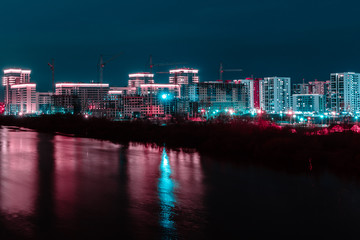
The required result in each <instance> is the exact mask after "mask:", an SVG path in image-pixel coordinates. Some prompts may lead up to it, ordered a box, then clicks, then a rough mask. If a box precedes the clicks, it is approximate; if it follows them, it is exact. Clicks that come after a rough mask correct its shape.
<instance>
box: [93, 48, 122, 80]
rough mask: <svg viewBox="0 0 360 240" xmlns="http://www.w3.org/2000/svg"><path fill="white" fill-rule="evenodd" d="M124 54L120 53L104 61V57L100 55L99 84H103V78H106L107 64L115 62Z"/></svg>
mask: <svg viewBox="0 0 360 240" xmlns="http://www.w3.org/2000/svg"><path fill="white" fill-rule="evenodd" d="M122 54H123V53H122V52H121V53H119V54H116V55H113V56H112V57H111V58H110V59H108V60H106V61H104V55H102V54H101V55H100V59H99V64H98V69H99V74H100V76H99V82H100V83H103V77H104V67H105V65H106V64H107V63H109V62H111V61H114V60H115V59H117V58H118V57H120V55H122Z"/></svg>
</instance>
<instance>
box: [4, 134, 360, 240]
mask: <svg viewBox="0 0 360 240" xmlns="http://www.w3.org/2000/svg"><path fill="white" fill-rule="evenodd" d="M0 158H1V160H0V230H1V232H0V233H1V239H7V238H9V239H10V238H15V239H80V238H81V239H108V238H110V237H114V236H115V237H116V238H119V239H120V238H122V239H210V238H213V239H214V238H217V239H219V238H221V239H226V238H230V237H231V238H245V239H249V238H250V239H252V238H261V239H264V238H269V237H272V236H276V237H280V236H282V235H285V236H288V237H291V239H293V238H296V237H299V238H301V237H303V236H306V237H307V238H319V237H320V238H324V237H333V236H340V237H345V236H346V237H354V236H357V235H358V234H359V233H360V230H359V227H358V226H359V223H360V188H359V184H358V182H357V181H355V180H354V181H341V180H340V179H338V178H337V177H335V176H333V175H330V174H323V175H322V176H318V177H314V176H306V175H289V174H286V173H281V172H275V171H270V170H264V169H260V168H256V167H251V166H242V165H240V164H234V163H233V162H229V161H221V159H211V158H209V157H203V156H201V155H199V154H198V153H196V152H194V153H187V152H184V151H169V150H168V149H165V148H152V147H149V146H148V147H146V146H144V145H133V144H130V145H129V146H122V145H117V144H113V143H110V142H106V141H98V140H93V139H85V138H74V137H68V136H62V135H51V134H45V133H37V132H34V131H30V130H20V129H12V128H2V129H0ZM239 158H241V153H239Z"/></svg>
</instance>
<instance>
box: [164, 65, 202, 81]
mask: <svg viewBox="0 0 360 240" xmlns="http://www.w3.org/2000/svg"><path fill="white" fill-rule="evenodd" d="M198 73H199V70H197V69H193V68H178V69H172V70H170V77H169V83H170V84H192V83H199V76H198Z"/></svg>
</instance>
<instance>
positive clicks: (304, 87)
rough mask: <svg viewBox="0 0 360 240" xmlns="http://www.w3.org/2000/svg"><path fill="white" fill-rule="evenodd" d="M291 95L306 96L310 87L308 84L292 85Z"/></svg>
mask: <svg viewBox="0 0 360 240" xmlns="http://www.w3.org/2000/svg"><path fill="white" fill-rule="evenodd" d="M291 93H292V94H308V93H310V86H309V84H308V83H294V84H293V85H292V89H291Z"/></svg>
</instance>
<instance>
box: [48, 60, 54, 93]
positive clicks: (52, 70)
mask: <svg viewBox="0 0 360 240" xmlns="http://www.w3.org/2000/svg"><path fill="white" fill-rule="evenodd" d="M48 65H49V67H50V70H51V72H52V90H53V93H54V94H55V62H54V59H51V63H48Z"/></svg>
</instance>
